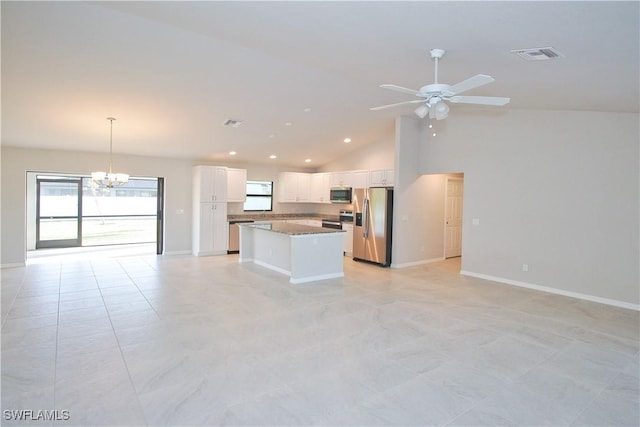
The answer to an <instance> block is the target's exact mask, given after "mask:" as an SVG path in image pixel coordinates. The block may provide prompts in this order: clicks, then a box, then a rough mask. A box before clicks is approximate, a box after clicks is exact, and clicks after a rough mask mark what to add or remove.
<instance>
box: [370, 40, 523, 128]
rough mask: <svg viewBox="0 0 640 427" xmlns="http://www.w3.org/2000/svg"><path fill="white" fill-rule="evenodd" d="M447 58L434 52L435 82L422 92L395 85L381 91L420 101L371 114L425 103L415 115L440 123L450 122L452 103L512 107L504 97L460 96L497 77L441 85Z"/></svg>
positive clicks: (475, 77) (483, 76)
mask: <svg viewBox="0 0 640 427" xmlns="http://www.w3.org/2000/svg"><path fill="white" fill-rule="evenodd" d="M444 54H445V51H444V50H443V49H431V58H432V59H433V61H434V62H435V75H434V82H433V83H431V84H428V85H425V86H422V87H421V88H420V89H419V90H413V89H409V88H406V87H402V86H398V85H394V84H383V85H380V87H381V88H383V89H389V90H393V91H396V92H402V93H407V94H409V95H414V96H417V97H418V98H420V99H415V100H412V101H405V102H398V103H395V104H388V105H382V106H380V107H373V108H371V110H372V111H378V110H385V109H387V108H393V107H397V106H401V105H406V104H418V103H421V104H422V105H421V106H419V107H418V108H416V109H415V111H414V112H415V113H416V115H417V116H418V117H420V118H421V119H423V118H425V117H426V116H427V114H429V118H430V119H433V118H435V119H436V120H442V119H446V118H447V116H448V115H449V106H448V105H447V104H446V103H445V101H448V102H452V103H454V104H456V103H460V104H478V105H491V106H502V105H506V104H508V103H509V101H511V99H510V98H504V97H495V96H464V95H458V94H459V93H462V92H466V91H468V90H471V89H475V88H477V87H480V86H484V85H486V84H489V83H491V82H493V81H494V79H493V77H491V76H487V75H485V74H477V75H475V76H473V77H470V78H468V79H466V80H463V81H461V82H460V83H457V84H455V85H453V86H452V85H449V84H446V83H438V61H439V60H440V59H441V58H442V57H443V56H444Z"/></svg>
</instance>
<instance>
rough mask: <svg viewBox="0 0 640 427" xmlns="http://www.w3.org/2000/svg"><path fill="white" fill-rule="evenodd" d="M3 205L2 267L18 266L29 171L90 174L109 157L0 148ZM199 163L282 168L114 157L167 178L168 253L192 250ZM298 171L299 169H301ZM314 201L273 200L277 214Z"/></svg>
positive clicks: (253, 169)
mask: <svg viewBox="0 0 640 427" xmlns="http://www.w3.org/2000/svg"><path fill="white" fill-rule="evenodd" d="M0 152H1V156H2V157H1V165H2V169H1V177H2V180H1V192H2V194H1V204H2V212H1V216H0V220H1V225H2V242H1V244H0V266H9V265H20V264H24V262H25V254H26V240H27V239H26V230H27V227H26V217H27V214H26V205H27V201H26V194H27V184H26V175H27V171H36V172H56V173H75V174H90V173H91V171H92V170H97V169H100V170H102V169H104V168H105V166H106V162H107V160H108V157H107V155H105V154H104V153H83V152H71V151H55V150H39V149H22V148H16V147H7V146H2V147H1V151H0ZM196 164H216V165H221V166H230V167H238V168H246V169H248V178H249V179H256V180H263V179H264V180H272V181H275V182H276V191H277V188H278V185H277V176H278V173H279V172H280V171H284V170H294V171H295V168H294V169H292V168H278V167H274V166H271V165H259V164H258V165H254V164H249V165H245V164H224V163H221V162H216V163H210V162H206V161H205V162H203V161H192V160H182V159H178V160H176V159H168V158H156V157H141V156H119V155H114V157H113V165H114V170H116V171H124V172H127V173H128V174H130V175H131V176H137V177H164V178H165V252H166V253H167V254H171V253H186V252H191V187H192V171H191V168H192V166H193V165H196ZM303 170H304V169H299V170H298V171H303ZM229 207H230V208H229V213H236V212H237V213H242V204H241V203H232V204H230V205H229ZM313 209H314V205H312V204H294V203H282V204H281V203H278V202H277V195H276V197H275V198H274V212H275V213H288V212H300V213H306V212H313Z"/></svg>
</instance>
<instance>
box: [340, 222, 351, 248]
mask: <svg viewBox="0 0 640 427" xmlns="http://www.w3.org/2000/svg"><path fill="white" fill-rule="evenodd" d="M342 229H343V230H344V231H345V233H344V253H345V255H349V256H351V255H352V254H353V224H342Z"/></svg>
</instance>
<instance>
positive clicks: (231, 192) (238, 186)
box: [227, 168, 247, 203]
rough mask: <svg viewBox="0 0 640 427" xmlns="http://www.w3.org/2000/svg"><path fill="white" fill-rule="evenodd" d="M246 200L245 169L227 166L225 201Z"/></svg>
mask: <svg viewBox="0 0 640 427" xmlns="http://www.w3.org/2000/svg"><path fill="white" fill-rule="evenodd" d="M246 200H247V170H246V169H234V168H227V202H242V203H244V202H245V201H246Z"/></svg>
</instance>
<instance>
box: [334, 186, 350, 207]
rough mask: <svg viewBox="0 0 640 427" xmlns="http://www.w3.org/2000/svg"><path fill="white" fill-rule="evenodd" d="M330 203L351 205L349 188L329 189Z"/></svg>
mask: <svg viewBox="0 0 640 427" xmlns="http://www.w3.org/2000/svg"><path fill="white" fill-rule="evenodd" d="M329 200H331V203H347V204H349V203H351V187H331V190H330V196H329Z"/></svg>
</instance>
